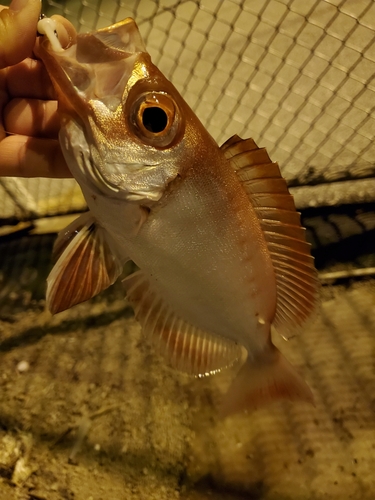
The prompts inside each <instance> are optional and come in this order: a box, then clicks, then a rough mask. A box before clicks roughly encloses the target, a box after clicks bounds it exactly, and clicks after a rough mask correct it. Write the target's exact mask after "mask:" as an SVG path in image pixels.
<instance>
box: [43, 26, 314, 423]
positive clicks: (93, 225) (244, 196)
mask: <svg viewBox="0 0 375 500" xmlns="http://www.w3.org/2000/svg"><path fill="white" fill-rule="evenodd" d="M48 22H50V20H48V19H43V20H42V21H40V22H39V25H38V31H39V32H40V33H42V34H43V35H44V36H42V37H41V39H40V44H39V47H38V48H37V51H36V53H37V57H38V58H40V59H41V60H42V62H43V63H44V65H45V67H46V69H47V71H48V73H49V76H50V79H51V80H52V83H53V85H54V88H55V91H56V95H57V100H58V107H59V114H60V122H61V128H60V133H59V141H60V145H61V149H62V151H63V154H64V157H65V159H66V163H67V164H68V166H69V169H70V171H71V173H72V175H73V176H74V178H75V179H76V180H77V182H78V183H79V185H80V188H81V190H82V193H83V195H84V198H85V200H86V203H87V207H88V212H86V213H84V214H82V215H81V216H80V217H79V218H78V219H77V220H75V221H74V222H73V223H71V224H70V225H69V226H68V227H67V228H66V229H65V230H64V231H62V232H61V233H60V234H59V235H58V238H57V240H56V244H55V247H54V255H55V258H56V264H55V266H54V268H53V269H52V271H51V273H50V275H49V277H48V280H47V298H46V301H47V305H48V308H49V309H50V311H51V312H52V313H53V314H55V313H58V312H60V311H63V310H66V309H68V308H70V307H72V306H74V305H76V304H78V303H80V302H83V301H86V300H88V299H90V298H91V297H93V296H95V295H97V294H98V293H100V292H101V291H102V290H104V289H106V288H108V287H109V286H110V285H112V284H113V283H114V282H115V281H116V280H117V279H118V278H119V277H120V276H121V274H122V273H123V268H124V264H125V263H126V262H127V261H129V260H130V261H132V262H133V263H134V264H135V265H136V266H137V270H136V271H135V272H133V273H132V274H130V275H129V276H127V277H126V278H125V279H124V280H123V283H124V287H125V291H126V296H127V300H128V301H129V303H130V304H131V306H132V307H133V309H134V314H135V317H136V319H137V320H138V322H139V323H140V325H141V327H142V330H143V332H144V333H145V335H146V336H147V337H148V338H149V339H151V340H152V341H153V343H154V344H155V347H156V348H157V350H158V351H159V352H160V353H162V354H163V355H164V356H165V357H166V358H167V360H168V362H169V364H170V365H171V366H172V367H174V368H176V369H179V370H181V371H184V372H187V373H190V374H192V375H194V376H197V377H202V376H206V375H210V374H213V373H216V372H218V371H220V370H222V369H223V368H226V367H229V366H233V365H234V364H235V363H238V362H239V360H240V361H243V363H242V365H241V367H240V369H239V371H238V373H237V375H236V376H235V377H234V380H233V381H232V382H231V383H230V385H229V388H228V390H227V392H226V394H225V395H224V396H223V400H222V405H221V410H220V411H221V412H222V414H223V415H224V416H227V415H231V414H234V413H238V412H243V411H251V410H253V409H256V408H258V407H260V406H263V405H266V404H268V403H271V402H273V401H277V400H280V399H286V400H290V401H298V400H299V401H302V402H308V403H313V394H312V391H311V389H310V388H309V386H308V385H307V383H306V382H305V381H304V379H303V377H302V375H301V374H300V373H299V372H298V370H296V369H295V368H294V367H293V366H292V365H291V364H290V363H289V362H288V361H287V359H286V358H285V357H284V356H283V355H282V353H281V352H280V350H279V349H277V348H276V347H275V345H274V343H273V342H272V336H271V327H272V328H275V329H276V331H277V332H278V333H280V334H281V335H282V336H283V337H285V338H289V337H290V336H291V335H295V334H296V333H298V332H300V331H302V330H303V329H304V328H305V327H306V323H307V322H308V321H309V320H310V318H311V317H312V316H313V314H314V311H315V309H316V306H317V303H318V279H317V273H316V269H315V266H314V259H313V257H312V256H311V252H310V244H309V243H308V242H307V241H306V238H305V229H304V228H303V227H302V226H301V221H300V214H299V213H298V212H297V211H296V207H295V204H294V201H293V198H292V196H291V194H290V193H289V191H288V188H287V184H286V181H285V180H284V179H283V177H282V176H281V173H280V169H279V166H278V164H277V163H276V162H273V161H272V160H271V159H270V157H269V155H268V153H267V151H266V150H265V149H264V148H259V147H258V146H257V144H256V143H255V142H254V140H253V139H251V138H249V139H246V140H243V139H241V138H240V137H239V136H237V135H235V136H233V137H231V138H230V139H228V140H227V141H226V142H225V143H224V144H223V145H222V146H221V147H219V145H218V144H217V143H216V141H215V140H214V139H213V138H212V137H211V135H210V134H209V133H208V131H207V130H206V128H205V127H204V126H203V125H202V123H201V122H200V121H199V119H198V118H197V116H196V115H195V114H194V112H193V111H192V109H191V108H190V107H189V106H188V104H187V103H186V102H185V101H184V99H183V98H182V97H181V95H180V94H179V92H178V90H177V89H176V88H175V87H174V86H173V84H172V83H171V82H170V81H169V80H168V79H167V78H166V77H165V76H164V75H163V74H162V73H161V71H160V70H159V69H158V68H157V67H156V66H155V65H154V64H153V63H152V61H151V57H150V55H149V54H148V52H147V50H146V47H145V45H144V42H143V40H142V37H141V35H140V32H139V30H138V27H137V25H136V23H135V21H134V20H133V19H131V18H126V19H125V20H123V21H120V22H118V23H116V24H113V25H111V26H109V27H106V28H102V29H98V30H96V31H93V32H90V33H85V34H78V35H77V36H76V38H75V39H74V40H72V42H71V44H70V46H68V47H65V48H62V47H61V45H60V44H59V41H58V40H57V39H56V33H55V30H54V29H53V27H52V28H51V25H50V24H48ZM244 353H245V356H244ZM244 358H246V359H244Z"/></svg>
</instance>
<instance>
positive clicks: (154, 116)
mask: <svg viewBox="0 0 375 500" xmlns="http://www.w3.org/2000/svg"><path fill="white" fill-rule="evenodd" d="M142 123H143V126H144V127H145V128H146V129H147V130H148V131H149V132H153V133H155V134H158V133H160V132H163V130H165V128H166V126H167V124H168V116H167V113H166V112H165V111H164V109H162V108H158V107H156V106H150V107H149V108H146V109H144V110H143V114H142Z"/></svg>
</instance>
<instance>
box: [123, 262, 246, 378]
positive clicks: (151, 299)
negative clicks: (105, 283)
mask: <svg viewBox="0 0 375 500" xmlns="http://www.w3.org/2000/svg"><path fill="white" fill-rule="evenodd" d="M124 284H125V288H126V290H127V298H128V300H129V302H130V303H131V304H132V306H133V308H134V313H135V317H136V319H137V320H138V321H139V322H140V324H141V326H142V329H143V332H144V333H145V334H146V335H147V336H148V337H150V338H151V339H152V340H153V341H154V343H155V344H156V346H157V348H158V350H159V351H160V353H161V354H163V355H164V356H166V357H167V359H168V361H169V362H170V364H171V365H172V366H173V367H174V368H177V369H178V370H180V371H183V372H186V373H190V374H192V375H196V376H204V375H210V374H212V373H215V372H217V371H219V370H220V369H222V368H225V367H227V366H230V365H232V364H233V363H234V362H235V361H236V360H237V359H238V358H240V357H241V354H242V349H241V347H240V346H239V345H237V344H236V343H234V342H232V341H230V340H227V339H225V338H222V337H219V336H216V335H213V334H211V333H208V332H205V331H203V330H200V329H199V328H196V327H195V326H194V325H191V324H189V323H188V322H186V321H184V320H183V319H181V318H179V317H178V316H177V315H176V314H175V313H174V311H173V310H172V308H171V307H170V306H169V304H167V303H166V302H165V301H164V300H163V298H162V297H161V295H160V294H159V292H158V290H157V289H156V287H154V286H153V285H152V284H151V283H150V281H149V280H148V278H147V277H146V275H145V274H144V273H143V272H142V271H137V272H135V273H134V274H132V275H130V276H128V277H127V278H125V280H124Z"/></svg>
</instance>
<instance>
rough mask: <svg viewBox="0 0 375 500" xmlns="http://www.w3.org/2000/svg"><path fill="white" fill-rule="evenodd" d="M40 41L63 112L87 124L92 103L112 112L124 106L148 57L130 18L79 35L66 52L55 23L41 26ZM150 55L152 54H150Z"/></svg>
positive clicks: (45, 21) (40, 52) (47, 21)
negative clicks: (139, 63)
mask: <svg viewBox="0 0 375 500" xmlns="http://www.w3.org/2000/svg"><path fill="white" fill-rule="evenodd" d="M38 32H40V33H42V34H45V35H46V36H44V37H40V38H41V40H40V43H39V44H38V46H37V48H36V55H37V57H39V58H40V59H41V60H42V61H43V63H44V65H45V66H46V69H47V71H48V73H49V76H50V78H51V80H52V83H53V85H54V87H55V90H56V92H57V96H58V101H59V104H60V108H61V111H62V112H63V113H66V114H68V115H71V116H74V117H77V115H78V116H79V118H80V119H81V120H83V121H86V116H87V114H89V112H90V110H89V108H90V106H89V102H90V101H91V100H94V99H95V100H99V101H101V102H103V103H104V104H106V106H107V107H108V108H110V109H115V107H116V106H118V104H119V103H120V102H121V99H122V96H123V93H124V89H126V87H127V85H128V83H129V80H131V77H132V72H133V68H134V64H135V61H136V59H137V56H139V54H147V51H146V48H145V46H144V44H143V41H142V38H141V35H140V33H139V30H138V27H137V25H136V23H135V21H134V20H133V19H131V18H126V19H124V20H123V21H120V22H118V23H116V24H114V25H112V26H109V27H107V28H103V29H99V30H97V31H94V32H91V33H82V34H78V35H77V37H76V39H75V40H74V42H73V44H72V45H71V46H68V47H67V48H65V49H64V48H62V46H61V44H60V43H59V41H58V39H57V38H56V31H55V30H54V29H53V21H52V20H51V19H48V18H44V19H42V20H41V21H39V23H38ZM147 55H148V54H147Z"/></svg>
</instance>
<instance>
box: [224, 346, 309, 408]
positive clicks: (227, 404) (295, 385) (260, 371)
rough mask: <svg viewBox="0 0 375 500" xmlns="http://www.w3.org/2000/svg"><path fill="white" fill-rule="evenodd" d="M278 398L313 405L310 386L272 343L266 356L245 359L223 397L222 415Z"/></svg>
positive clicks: (255, 406)
mask: <svg viewBox="0 0 375 500" xmlns="http://www.w3.org/2000/svg"><path fill="white" fill-rule="evenodd" d="M267 354H268V353H267ZM279 399H287V400H290V401H295V400H300V401H305V402H308V403H311V404H314V396H313V394H312V392H311V389H310V388H309V386H308V385H307V384H306V382H305V381H304V380H303V378H302V377H301V376H300V375H299V373H298V372H297V371H296V369H295V368H293V366H292V365H291V364H290V363H289V362H288V361H287V360H286V358H285V357H284V356H283V355H282V354H281V352H280V351H279V350H278V349H277V348H276V347H275V346H273V345H272V350H271V351H270V353H269V355H266V356H264V355H262V356H261V357H259V359H256V360H252V359H249V357H248V358H247V360H246V362H245V363H244V364H243V366H242V367H241V369H240V371H239V372H238V374H237V377H236V378H235V379H234V381H233V382H232V385H231V386H230V387H229V390H228V392H227V394H226V395H225V396H224V401H223V403H222V407H221V414H222V416H224V417H225V416H228V415H231V414H234V413H238V412H241V411H244V410H254V409H256V408H258V407H259V406H263V405H265V404H268V403H271V402H272V401H275V400H279Z"/></svg>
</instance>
